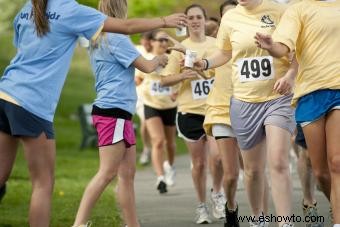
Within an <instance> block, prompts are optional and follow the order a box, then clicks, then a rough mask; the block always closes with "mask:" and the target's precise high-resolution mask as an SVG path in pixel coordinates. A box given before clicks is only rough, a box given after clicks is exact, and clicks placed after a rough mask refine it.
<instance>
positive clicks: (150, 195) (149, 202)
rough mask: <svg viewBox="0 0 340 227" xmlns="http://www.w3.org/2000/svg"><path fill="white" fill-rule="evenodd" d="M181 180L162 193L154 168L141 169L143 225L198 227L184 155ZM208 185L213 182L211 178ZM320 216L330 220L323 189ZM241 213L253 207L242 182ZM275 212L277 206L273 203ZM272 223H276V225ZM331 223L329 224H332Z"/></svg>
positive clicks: (297, 193) (297, 192) (297, 203)
mask: <svg viewBox="0 0 340 227" xmlns="http://www.w3.org/2000/svg"><path fill="white" fill-rule="evenodd" d="M176 169H177V179H176V185H175V186H174V187H172V188H169V192H168V193H167V195H164V196H163V195H162V196H161V195H159V194H158V191H157V190H156V186H155V175H154V172H153V171H152V169H151V168H146V169H145V170H142V171H139V172H138V173H137V176H136V196H137V210H138V215H139V218H140V221H141V225H142V227H197V226H198V225H196V224H194V222H193V219H194V216H195V205H196V204H197V202H196V195H195V192H194V189H193V184H192V180H191V174H190V160H189V157H188V156H186V155H184V156H181V157H178V158H177V160H176ZM293 177H294V214H295V215H300V216H302V209H301V196H302V192H301V189H300V186H299V182H298V179H297V175H296V173H294V175H293ZM208 185H211V183H210V181H209V183H208ZM316 194H317V200H318V208H319V215H323V216H324V217H325V218H326V219H327V220H328V216H329V214H328V210H329V205H328V202H327V201H326V200H325V199H324V197H323V196H322V194H321V193H320V192H317V193H316ZM237 198H238V203H239V207H240V208H239V210H240V212H239V213H240V215H249V214H250V210H249V206H248V203H247V199H246V194H245V191H244V189H243V185H242V184H241V187H240V189H239V190H238V194H237ZM271 213H273V214H274V212H273V206H272V205H271ZM208 226H209V227H217V226H218V227H222V226H223V222H221V221H217V220H214V222H213V224H211V225H208ZM271 226H273V227H274V226H275V225H274V224H272V225H271ZM300 226H301V227H303V226H304V225H303V224H301V223H300V224H299V223H296V224H295V227H300ZM330 226H331V224H330V223H329V222H327V223H326V224H325V227H330ZM241 227H249V224H247V223H242V224H241Z"/></svg>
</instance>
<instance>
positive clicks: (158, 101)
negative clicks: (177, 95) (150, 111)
mask: <svg viewBox="0 0 340 227" xmlns="http://www.w3.org/2000/svg"><path fill="white" fill-rule="evenodd" d="M169 58H173V57H172V56H169ZM163 70H164V69H163ZM163 70H160V71H159V72H157V71H158V70H156V71H155V72H152V73H150V74H144V80H143V87H142V89H143V93H142V95H143V102H144V104H145V105H147V106H150V107H152V108H155V109H160V110H165V109H171V108H174V107H176V106H177V102H176V101H173V100H172V99H171V97H170V96H171V95H172V94H173V93H174V88H173V87H162V86H161V85H160V81H161V75H164V74H163V72H162V71H163Z"/></svg>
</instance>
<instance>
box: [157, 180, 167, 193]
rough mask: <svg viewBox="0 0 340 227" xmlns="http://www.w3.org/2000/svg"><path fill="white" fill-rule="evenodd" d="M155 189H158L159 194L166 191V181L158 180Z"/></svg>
mask: <svg viewBox="0 0 340 227" xmlns="http://www.w3.org/2000/svg"><path fill="white" fill-rule="evenodd" d="M157 190H158V191H159V193H160V194H164V193H167V192H168V190H167V189H166V183H165V182H164V181H163V180H160V181H158V183H157Z"/></svg>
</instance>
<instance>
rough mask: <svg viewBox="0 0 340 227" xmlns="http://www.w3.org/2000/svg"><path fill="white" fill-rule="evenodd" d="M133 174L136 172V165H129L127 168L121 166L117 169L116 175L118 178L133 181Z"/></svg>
mask: <svg viewBox="0 0 340 227" xmlns="http://www.w3.org/2000/svg"><path fill="white" fill-rule="evenodd" d="M135 174H136V167H135V166H133V167H132V166H131V167H127V168H123V169H121V170H119V173H118V177H119V179H120V180H124V181H131V180H132V181H133V180H134V179H135Z"/></svg>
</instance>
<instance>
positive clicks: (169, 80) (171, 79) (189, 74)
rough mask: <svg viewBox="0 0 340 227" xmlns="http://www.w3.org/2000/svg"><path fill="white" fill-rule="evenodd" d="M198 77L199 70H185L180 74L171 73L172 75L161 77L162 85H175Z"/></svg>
mask: <svg viewBox="0 0 340 227" xmlns="http://www.w3.org/2000/svg"><path fill="white" fill-rule="evenodd" d="M196 77H197V72H195V71H192V70H185V71H183V72H182V73H180V74H177V75H170V76H163V77H162V78H161V86H163V87H167V86H174V85H176V84H178V83H180V82H182V81H183V80H186V79H192V78H196Z"/></svg>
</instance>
